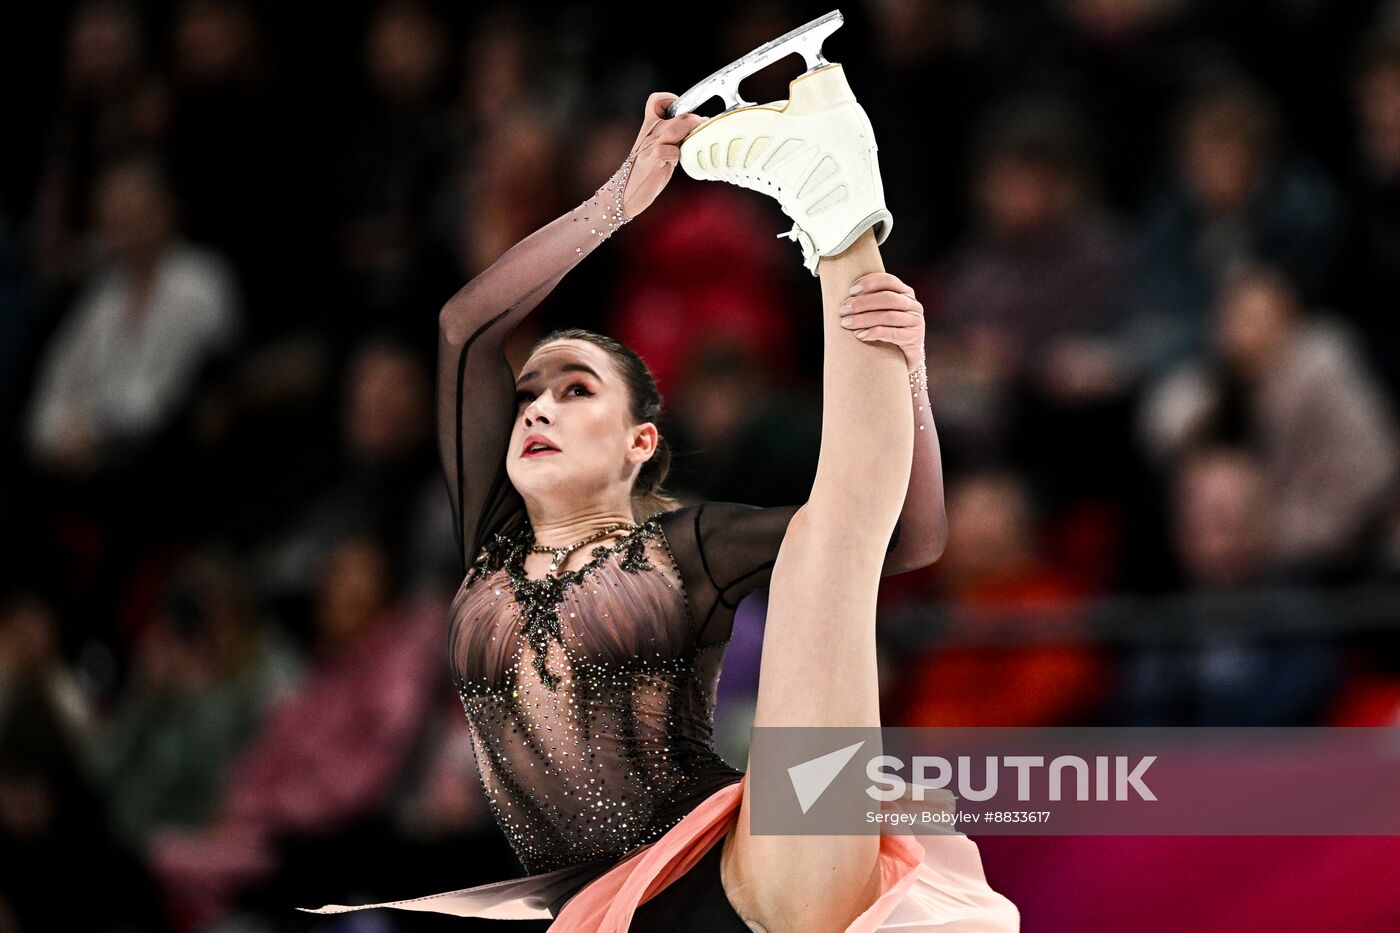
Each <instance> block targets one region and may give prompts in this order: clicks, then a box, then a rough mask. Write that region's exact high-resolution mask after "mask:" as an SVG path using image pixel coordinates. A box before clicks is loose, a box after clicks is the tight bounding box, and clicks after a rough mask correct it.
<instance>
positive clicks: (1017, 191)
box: [929, 98, 1136, 582]
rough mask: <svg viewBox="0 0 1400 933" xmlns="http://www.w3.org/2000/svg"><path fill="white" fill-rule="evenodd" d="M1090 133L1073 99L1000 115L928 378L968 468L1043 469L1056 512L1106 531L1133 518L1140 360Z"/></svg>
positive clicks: (1101, 558) (957, 457) (984, 156)
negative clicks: (1134, 404)
mask: <svg viewBox="0 0 1400 933" xmlns="http://www.w3.org/2000/svg"><path fill="white" fill-rule="evenodd" d="M1089 146H1090V141H1089V133H1088V130H1087V128H1086V127H1085V126H1084V125H1083V122H1082V118H1081V117H1080V116H1079V114H1078V113H1077V112H1076V110H1075V109H1074V108H1072V107H1070V106H1067V105H1066V104H1064V103H1062V102H1056V101H1053V100H1050V99H1038V98H1037V99H1027V100H1024V101H1021V102H1019V103H1016V104H1014V105H1011V106H1008V107H1006V108H1004V109H1003V110H1001V111H999V112H996V113H995V114H994V115H993V116H992V117H991V118H990V120H989V121H988V124H987V126H986V127H985V128H984V129H983V131H982V135H981V138H980V140H979V143H978V147H977V152H978V155H977V157H976V159H975V165H976V172H975V175H974V185H973V188H974V191H975V195H976V204H977V217H978V223H977V227H976V230H975V233H974V236H973V238H972V239H971V240H970V241H969V243H968V244H967V246H966V247H965V248H964V249H963V251H962V253H961V255H960V256H959V257H958V259H957V260H956V261H955V263H954V264H953V266H952V270H951V275H950V278H949V281H948V287H947V291H946V293H945V294H944V295H943V296H942V300H941V304H942V307H941V309H937V310H935V311H934V312H933V313H932V315H931V321H930V325H931V326H930V335H931V336H930V339H929V344H930V351H931V357H932V359H931V361H930V365H929V372H930V378H931V383H930V393H931V394H932V396H933V397H934V398H935V399H936V410H937V413H938V417H939V419H940V420H939V430H940V432H944V436H945V437H946V441H947V443H946V447H947V448H948V449H949V450H950V451H951V452H952V453H951V457H950V460H951V462H953V463H954V464H955V470H954V471H955V472H956V468H957V467H958V466H961V465H963V464H979V463H985V462H1008V463H1012V464H1015V465H1017V466H1021V467H1023V468H1024V469H1026V470H1031V469H1034V471H1035V475H1036V479H1037V483H1038V491H1039V492H1040V493H1041V495H1042V496H1043V500H1044V501H1043V504H1044V506H1045V507H1046V510H1047V513H1048V514H1050V515H1059V514H1060V513H1065V514H1064V516H1063V517H1064V518H1065V519H1066V520H1068V521H1072V522H1088V523H1091V524H1092V525H1094V526H1095V528H1094V530H1093V531H1092V534H1094V535H1096V536H1098V537H1100V538H1102V539H1103V541H1104V542H1105V545H1109V544H1111V542H1112V541H1113V540H1114V539H1115V538H1116V536H1118V535H1120V534H1121V531H1122V527H1121V526H1122V525H1123V524H1124V523H1125V517H1124V516H1123V515H1122V514H1121V512H1122V509H1121V507H1120V506H1117V505H1114V504H1113V503H1112V500H1114V499H1117V500H1119V501H1120V502H1126V501H1127V499H1128V497H1126V496H1124V495H1123V493H1124V491H1125V490H1126V489H1127V488H1128V487H1129V486H1130V485H1131V482H1132V479H1131V478H1132V477H1133V476H1134V475H1135V469H1136V467H1135V464H1134V462H1133V461H1134V454H1133V451H1132V450H1131V448H1130V446H1129V444H1128V442H1127V432H1126V426H1127V424H1128V423H1129V416H1130V406H1129V404H1128V392H1129V390H1130V388H1131V385H1132V376H1133V373H1132V372H1131V370H1130V360H1129V359H1128V357H1127V355H1126V353H1125V351H1124V349H1123V347H1122V346H1121V337H1120V327H1121V323H1122V313H1123V300H1124V294H1123V292H1124V284H1125V282H1124V277H1125V271H1126V270H1125V255H1124V249H1123V245H1122V244H1123V239H1124V236H1123V232H1122V231H1121V230H1119V229H1118V228H1117V224H1116V223H1115V222H1114V221H1113V220H1112V219H1111V218H1110V217H1109V216H1108V215H1107V214H1106V213H1105V211H1104V210H1103V208H1102V207H1101V206H1100V204H1099V201H1098V191H1097V189H1098V184H1097V182H1096V180H1095V177H1094V176H1095V173H1094V172H1093V171H1092V170H1091V168H1090V166H1091V164H1092V159H1091V158H1090V155H1089ZM1086 445H1092V446H1093V447H1094V448H1096V455H1095V456H1094V457H1093V458H1088V459H1087V460H1086V458H1085V457H1083V456H1082V451H1083V450H1084V449H1085V447H1086ZM1091 500H1097V501H1098V502H1099V505H1097V506H1094V507H1093V513H1094V514H1092V515H1091V514H1090V512H1089V511H1088V509H1089V506H1088V505H1087V503H1089V502H1090V501H1091ZM1066 510H1069V512H1072V513H1074V514H1069V513H1068V512H1066ZM1090 563H1093V564H1096V565H1097V566H1099V567H1101V568H1103V570H1104V571H1105V573H1104V577H1105V578H1106V579H1105V582H1107V580H1108V579H1109V578H1111V577H1112V574H1113V573H1114V572H1116V571H1117V568H1116V566H1113V561H1112V560H1111V559H1110V557H1109V555H1107V554H1100V555H1096V556H1094V557H1092V558H1091V559H1090Z"/></svg>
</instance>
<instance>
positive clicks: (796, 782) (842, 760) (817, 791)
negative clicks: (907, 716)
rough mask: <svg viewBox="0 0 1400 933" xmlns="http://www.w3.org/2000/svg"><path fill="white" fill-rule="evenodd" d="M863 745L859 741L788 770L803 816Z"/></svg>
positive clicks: (863, 742)
mask: <svg viewBox="0 0 1400 933" xmlns="http://www.w3.org/2000/svg"><path fill="white" fill-rule="evenodd" d="M864 744H865V741H864V740H861V741H859V742H857V743H856V744H854V745H847V746H846V747H845V748H838V749H837V750H836V751H834V752H827V753H826V754H825V755H821V756H819V757H817V758H813V759H812V760H811V761H804V762H802V764H800V765H793V766H792V767H791V768H788V777H789V778H790V779H791V780H792V789H793V790H794V791H796V792H797V802H798V803H799V804H800V805H801V806H802V812H803V813H804V814H805V813H806V812H807V811H808V810H810V809H812V804H814V803H816V802H817V799H818V798H819V797H821V795H822V794H824V793H826V789H827V788H828V787H830V786H831V782H832V781H834V780H836V775H838V774H840V773H841V769H842V768H844V767H846V763H847V762H849V761H850V760H851V759H852V758H854V757H855V754H856V752H857V751H859V750H860V747H861V746H862V745H864Z"/></svg>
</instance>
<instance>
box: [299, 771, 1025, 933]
mask: <svg viewBox="0 0 1400 933" xmlns="http://www.w3.org/2000/svg"><path fill="white" fill-rule="evenodd" d="M745 780H747V776H745V777H744V778H742V779H740V780H738V781H735V782H734V783H732V784H728V785H725V786H724V787H722V788H720V789H719V790H717V791H715V792H714V793H713V794H711V795H710V796H709V797H707V798H705V800H703V801H702V802H701V803H700V804H699V805H698V806H697V807H695V809H693V810H692V811H690V813H689V814H687V815H686V816H685V818H684V819H682V820H681V821H680V822H679V823H677V824H676V825H675V826H673V827H671V829H670V830H669V831H668V832H667V833H666V834H665V835H664V836H662V837H661V838H660V839H658V840H656V841H655V842H653V843H651V844H649V845H647V846H643V847H641V848H639V849H637V850H636V851H634V852H632V853H631V854H629V855H628V856H627V857H625V858H624V859H622V860H621V861H620V862H618V863H617V864H616V865H614V866H612V867H611V868H609V869H606V870H605V871H604V872H603V873H602V874H601V875H597V877H595V878H594V879H593V880H592V881H590V882H588V883H587V884H586V885H585V886H584V887H583V888H582V889H581V890H579V891H578V893H577V894H575V895H574V896H573V897H571V898H570V899H569V900H568V901H567V902H566V903H565V904H564V906H563V908H562V909H561V910H560V911H559V913H558V915H557V917H555V918H554V922H553V923H552V924H550V927H549V929H550V931H551V933H627V930H628V928H629V925H630V924H631V921H632V914H633V912H634V911H635V910H636V909H637V906H638V905H640V904H642V903H643V902H645V901H647V900H649V899H650V898H651V897H653V896H655V895H656V894H657V893H658V892H660V891H661V890H662V889H664V888H665V887H666V886H667V885H669V884H670V883H671V882H672V881H674V880H675V879H677V878H679V877H680V876H681V875H683V874H685V872H687V871H688V870H689V869H690V868H691V867H692V866H693V865H695V863H696V862H698V861H700V859H701V857H702V856H704V855H705V853H706V852H708V851H709V850H710V848H711V847H713V846H714V845H716V844H717V843H720V842H722V841H723V839H724V837H725V835H726V834H727V833H728V832H729V830H730V829H731V828H732V827H733V826H734V823H735V821H736V820H737V819H738V815H739V803H740V801H741V800H742V799H743V789H744V781H745ZM879 858H880V895H879V896H878V897H877V898H876V899H875V902H874V903H872V904H871V905H870V906H869V907H868V908H866V910H865V912H864V913H862V914H861V915H860V916H859V917H857V918H856V919H855V920H853V921H852V922H851V923H850V925H848V926H847V927H846V933H875V931H896V930H897V931H901V933H917V931H937V933H1016V931H1018V930H1019V929H1020V925H1021V915H1020V912H1019V911H1018V910H1017V909H1016V906H1015V905H1014V904H1012V903H1011V901H1009V900H1007V899H1006V898H1005V897H1004V896H1002V895H1001V894H998V893H997V892H996V891H994V890H992V888H991V886H990V885H988V884H987V879H986V877H985V875H984V874H983V872H982V859H981V857H980V855H979V854H978V852H977V845H976V844H975V843H974V842H973V841H972V840H971V839H969V838H967V836H965V835H961V834H947V835H932V836H923V835H920V836H915V835H902V834H884V835H882V836H881V837H880V856H879ZM597 871H598V869H597V867H596V866H594V865H588V864H585V865H580V866H573V867H570V868H562V869H559V870H557V871H552V872H546V873H543V874H538V875H528V876H526V877H524V878H514V879H511V880H508V881H498V882H495V883H494V884H485V885H479V886H477V887H474V888H464V889H463V890H460V891H448V892H444V893H442V894H430V895H427V896H426V897H416V898H412V899H410V900H403V901H387V902H384V903H380V904H362V905H359V906H345V905H340V904H328V905H326V906H325V907H321V908H318V909H315V910H310V909H308V908H304V907H301V908H297V909H298V910H305V911H307V912H308V913H342V912H344V911H350V910H368V909H370V908H373V907H393V908H395V909H398V910H420V911H430V912H433V913H445V914H453V915H455V916H459V917H481V918H485V919H493V920H548V919H550V917H551V916H552V915H551V913H550V909H549V908H550V905H551V904H554V903H555V902H556V901H557V900H558V898H559V896H560V895H561V893H563V892H566V891H568V890H569V889H571V888H574V887H577V886H578V884H579V881H580V879H581V878H583V877H585V876H586V875H587V874H589V873H590V872H593V873H596V872H597Z"/></svg>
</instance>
